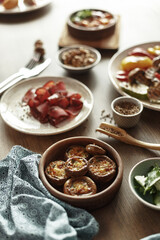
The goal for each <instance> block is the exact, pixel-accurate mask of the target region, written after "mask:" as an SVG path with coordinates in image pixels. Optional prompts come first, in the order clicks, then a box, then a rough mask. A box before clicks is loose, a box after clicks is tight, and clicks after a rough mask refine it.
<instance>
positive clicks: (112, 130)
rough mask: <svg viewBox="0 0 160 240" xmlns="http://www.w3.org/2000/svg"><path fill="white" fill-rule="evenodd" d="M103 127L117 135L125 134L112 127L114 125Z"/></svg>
mask: <svg viewBox="0 0 160 240" xmlns="http://www.w3.org/2000/svg"><path fill="white" fill-rule="evenodd" d="M103 129H104V130H105V131H107V132H109V133H113V134H115V135H117V136H123V134H122V133H121V132H119V131H117V130H115V129H114V128H112V127H103Z"/></svg>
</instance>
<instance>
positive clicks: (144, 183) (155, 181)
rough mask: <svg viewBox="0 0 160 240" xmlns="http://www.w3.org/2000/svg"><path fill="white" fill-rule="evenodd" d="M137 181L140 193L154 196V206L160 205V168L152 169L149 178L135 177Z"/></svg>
mask: <svg viewBox="0 0 160 240" xmlns="http://www.w3.org/2000/svg"><path fill="white" fill-rule="evenodd" d="M135 180H136V181H137V183H138V184H139V186H138V190H139V192H141V193H142V192H143V194H144V195H145V194H146V193H147V192H148V193H149V194H151V195H153V201H154V204H156V205H160V167H159V166H157V165H156V166H155V167H152V169H151V170H150V171H149V172H148V174H147V176H135Z"/></svg>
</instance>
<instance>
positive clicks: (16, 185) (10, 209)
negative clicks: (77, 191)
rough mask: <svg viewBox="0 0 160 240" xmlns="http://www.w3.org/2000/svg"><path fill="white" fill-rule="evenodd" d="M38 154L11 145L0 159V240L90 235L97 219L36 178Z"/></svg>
mask: <svg viewBox="0 0 160 240" xmlns="http://www.w3.org/2000/svg"><path fill="white" fill-rule="evenodd" d="M40 158H41V155H40V154H36V153H33V152H31V151H29V150H27V149H25V148H23V147H22V146H14V147H13V148H12V149H11V151H10V152H9V154H8V156H7V157H6V158H5V159H4V160H1V161H0V240H6V239H7V240H8V239H10V240H41V239H44V240H62V239H63V240H79V239H83V240H90V239H93V237H94V236H95V235H96V234H97V232H98V229H99V226H98V223H97V222H96V220H95V219H94V217H93V216H92V215H91V214H89V213H88V212H87V211H85V210H84V209H80V208H75V207H72V206H70V205H69V204H66V203H64V202H62V201H60V200H58V199H56V198H55V197H54V196H52V195H51V194H50V193H49V192H48V191H47V189H46V188H45V187H44V185H43V184H42V182H41V180H40V179H39V174H38V164H39V160H40Z"/></svg>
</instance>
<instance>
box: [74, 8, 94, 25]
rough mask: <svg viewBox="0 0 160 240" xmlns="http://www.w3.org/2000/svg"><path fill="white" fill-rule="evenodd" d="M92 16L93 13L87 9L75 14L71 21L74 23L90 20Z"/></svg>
mask: <svg viewBox="0 0 160 240" xmlns="http://www.w3.org/2000/svg"><path fill="white" fill-rule="evenodd" d="M91 16H92V11H91V10H89V9H86V10H82V11H79V12H77V13H76V14H74V15H73V16H72V17H71V21H72V22H79V21H81V20H82V19H85V18H88V17H91Z"/></svg>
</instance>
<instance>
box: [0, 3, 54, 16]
mask: <svg viewBox="0 0 160 240" xmlns="http://www.w3.org/2000/svg"><path fill="white" fill-rule="evenodd" d="M35 2H36V5H33V6H29V5H26V4H25V3H24V2H23V0H19V3H18V6H17V7H15V8H12V9H8V10H7V9H5V8H4V7H3V5H2V4H0V14H17V13H24V12H32V11H34V10H37V9H40V8H43V7H45V6H47V5H48V4H50V3H51V2H52V0H35Z"/></svg>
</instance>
